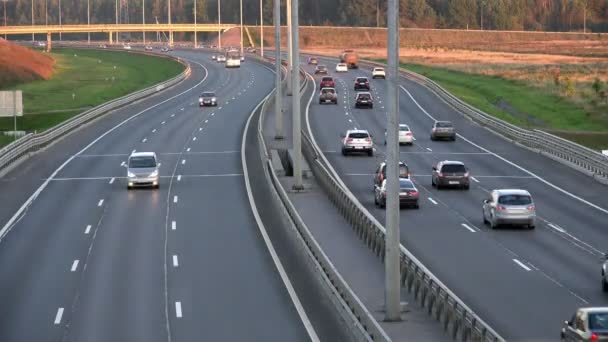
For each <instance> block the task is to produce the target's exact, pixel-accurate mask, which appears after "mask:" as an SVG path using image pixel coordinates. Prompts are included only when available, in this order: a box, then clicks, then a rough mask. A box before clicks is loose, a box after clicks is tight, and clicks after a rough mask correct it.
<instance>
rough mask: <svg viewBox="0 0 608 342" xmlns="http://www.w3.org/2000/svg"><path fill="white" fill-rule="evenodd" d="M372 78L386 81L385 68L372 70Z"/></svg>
mask: <svg viewBox="0 0 608 342" xmlns="http://www.w3.org/2000/svg"><path fill="white" fill-rule="evenodd" d="M372 78H381V79H385V78H386V71H384V68H380V67H375V68H374V69H372Z"/></svg>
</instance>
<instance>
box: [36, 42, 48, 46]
mask: <svg viewBox="0 0 608 342" xmlns="http://www.w3.org/2000/svg"><path fill="white" fill-rule="evenodd" d="M38 46H40V47H45V46H46V42H38Z"/></svg>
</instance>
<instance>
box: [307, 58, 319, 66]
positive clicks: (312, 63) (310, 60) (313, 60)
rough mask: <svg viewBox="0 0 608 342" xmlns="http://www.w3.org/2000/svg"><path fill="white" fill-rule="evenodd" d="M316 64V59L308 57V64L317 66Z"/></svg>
mask: <svg viewBox="0 0 608 342" xmlns="http://www.w3.org/2000/svg"><path fill="white" fill-rule="evenodd" d="M318 63H319V61H318V60H317V57H308V64H311V65H317V64H318Z"/></svg>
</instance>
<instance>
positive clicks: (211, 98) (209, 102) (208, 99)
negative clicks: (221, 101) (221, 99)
mask: <svg viewBox="0 0 608 342" xmlns="http://www.w3.org/2000/svg"><path fill="white" fill-rule="evenodd" d="M198 106H199V107H204V106H217V97H216V96H215V93H214V92H212V91H206V92H204V93H202V94H201V96H200V97H199V98H198Z"/></svg>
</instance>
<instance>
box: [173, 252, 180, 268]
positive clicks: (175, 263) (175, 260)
mask: <svg viewBox="0 0 608 342" xmlns="http://www.w3.org/2000/svg"><path fill="white" fill-rule="evenodd" d="M173 267H179V260H177V255H173Z"/></svg>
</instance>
